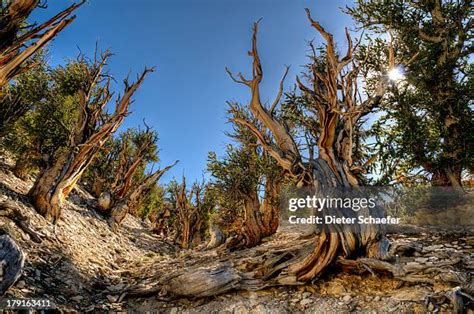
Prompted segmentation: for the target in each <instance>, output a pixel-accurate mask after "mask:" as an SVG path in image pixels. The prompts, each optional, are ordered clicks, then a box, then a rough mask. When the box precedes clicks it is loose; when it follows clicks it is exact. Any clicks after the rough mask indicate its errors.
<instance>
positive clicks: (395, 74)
mask: <svg viewBox="0 0 474 314" xmlns="http://www.w3.org/2000/svg"><path fill="white" fill-rule="evenodd" d="M388 77H389V79H390V80H392V81H400V80H403V79H404V78H405V74H404V73H403V69H401V68H400V67H395V68H393V69H391V70H390V71H388Z"/></svg>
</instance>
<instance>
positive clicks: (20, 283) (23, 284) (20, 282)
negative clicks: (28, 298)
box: [16, 280, 26, 289]
mask: <svg viewBox="0 0 474 314" xmlns="http://www.w3.org/2000/svg"><path fill="white" fill-rule="evenodd" d="M25 286H26V283H25V281H24V280H20V281H18V282H17V283H16V287H17V288H20V289H22V288H24V287H25Z"/></svg>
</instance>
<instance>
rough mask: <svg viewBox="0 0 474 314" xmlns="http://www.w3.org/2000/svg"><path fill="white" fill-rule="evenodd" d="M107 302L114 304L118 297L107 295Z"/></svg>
mask: <svg viewBox="0 0 474 314" xmlns="http://www.w3.org/2000/svg"><path fill="white" fill-rule="evenodd" d="M107 300H109V302H110V303H115V302H117V300H118V296H116V295H111V294H109V295H107Z"/></svg>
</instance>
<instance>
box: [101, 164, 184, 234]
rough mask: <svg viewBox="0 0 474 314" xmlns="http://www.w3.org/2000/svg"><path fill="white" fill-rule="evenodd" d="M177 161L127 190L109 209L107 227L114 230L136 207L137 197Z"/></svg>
mask: <svg viewBox="0 0 474 314" xmlns="http://www.w3.org/2000/svg"><path fill="white" fill-rule="evenodd" d="M178 162H179V161H175V162H174V163H173V164H171V165H169V166H167V167H165V168H164V169H161V170H157V171H155V172H154V173H152V174H150V175H148V176H147V177H146V178H145V179H143V180H142V181H141V182H140V183H139V184H138V185H137V187H136V188H135V189H133V190H129V191H128V193H127V194H126V195H124V197H122V198H120V199H119V200H118V201H116V203H115V204H114V205H113V208H112V209H111V216H110V218H109V225H110V226H111V227H112V229H113V230H116V229H117V228H118V227H119V226H120V224H121V223H122V221H123V220H124V219H125V217H126V215H127V213H129V212H130V209H131V208H133V207H134V206H136V205H137V203H138V200H139V197H140V196H141V195H142V193H143V192H144V191H146V189H148V188H149V187H150V186H151V185H152V184H155V183H156V181H158V180H159V179H160V178H161V177H162V176H163V175H164V174H165V173H166V172H167V171H168V170H170V169H171V168H173V167H174V166H175V165H176V164H177V163H178Z"/></svg>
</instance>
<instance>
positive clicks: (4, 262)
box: [0, 234, 25, 295]
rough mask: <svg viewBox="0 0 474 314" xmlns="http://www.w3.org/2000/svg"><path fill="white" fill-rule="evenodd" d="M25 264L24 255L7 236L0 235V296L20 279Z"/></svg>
mask: <svg viewBox="0 0 474 314" xmlns="http://www.w3.org/2000/svg"><path fill="white" fill-rule="evenodd" d="M24 263H25V255H24V254H23V252H22V250H21V249H20V247H19V246H18V245H17V244H16V243H15V241H14V240H13V239H12V238H11V237H10V236H9V235H8V234H3V235H0V295H4V294H5V292H6V291H7V290H8V289H9V288H10V287H11V286H13V285H14V284H15V282H16V281H17V280H18V278H20V276H21V273H22V271H23V265H24Z"/></svg>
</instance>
